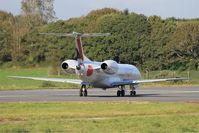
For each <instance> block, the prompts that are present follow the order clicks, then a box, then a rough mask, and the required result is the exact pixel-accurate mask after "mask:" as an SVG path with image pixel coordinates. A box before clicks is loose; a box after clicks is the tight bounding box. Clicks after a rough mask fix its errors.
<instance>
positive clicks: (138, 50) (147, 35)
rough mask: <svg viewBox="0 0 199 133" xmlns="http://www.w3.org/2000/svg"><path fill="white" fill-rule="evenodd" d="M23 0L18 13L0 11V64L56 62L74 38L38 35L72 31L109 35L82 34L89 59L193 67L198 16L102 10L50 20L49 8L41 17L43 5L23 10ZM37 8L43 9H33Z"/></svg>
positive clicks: (69, 51) (197, 56)
mask: <svg viewBox="0 0 199 133" xmlns="http://www.w3.org/2000/svg"><path fill="white" fill-rule="evenodd" d="M29 1H32V0H29ZM38 1H40V2H41V1H42V0H38ZM48 1H49V3H51V4H52V1H50V0H48ZM24 2H25V0H24V1H22V9H23V14H22V15H20V16H13V15H12V14H9V13H6V12H3V11H1V12H0V17H1V20H0V38H1V39H0V40H1V41H0V64H8V63H11V64H15V65H16V64H19V65H24V64H25V65H35V64H37V65H41V64H51V65H58V64H60V62H61V61H63V60H64V59H71V58H74V57H75V50H74V38H66V37H59V38H58V37H53V36H42V35H39V34H38V33H40V32H58V33H60V32H65V33H71V32H73V31H76V32H81V33H94V32H102V33H106V32H108V33H111V36H108V37H95V38H93V37H90V38H83V43H84V44H86V45H85V47H84V49H85V53H86V55H87V56H88V57H89V58H91V59H92V60H98V61H103V60H106V59H118V58H119V60H120V62H122V63H130V64H134V65H137V66H138V67H139V68H141V69H144V70H145V69H148V70H160V69H161V70H162V69H175V70H176V69H197V67H198V63H199V21H198V20H185V19H183V20H177V19H175V18H170V19H166V20H163V19H161V18H160V17H158V16H150V17H146V16H144V15H140V14H136V13H129V11H128V10H125V11H119V10H115V9H111V8H105V9H100V10H95V11H91V12H90V13H89V14H88V15H86V16H82V17H79V18H71V19H69V20H66V21H63V20H58V21H56V22H54V20H55V18H56V17H54V16H55V14H54V11H53V8H49V10H51V15H49V16H48V17H44V16H45V13H44V12H46V11H49V10H46V9H45V8H47V7H45V8H44V7H42V6H39V8H38V7H37V8H34V9H35V10H36V11H32V10H34V9H31V10H29V8H28V10H27V9H26V8H27V6H28V4H27V3H24ZM26 2H27V0H26ZM40 4H41V3H39V4H36V5H40ZM43 5H46V4H43ZM47 5H49V4H47ZM50 7H52V5H51V6H50ZM40 9H45V10H43V11H38V10H40ZM32 12H36V14H37V15H36V16H34V15H35V13H32ZM41 12H42V13H41ZM38 14H40V15H38ZM47 14H48V13H47ZM52 16H53V17H52ZM49 18H50V19H49ZM37 19H39V20H40V21H38V20H37ZM30 21H31V22H30Z"/></svg>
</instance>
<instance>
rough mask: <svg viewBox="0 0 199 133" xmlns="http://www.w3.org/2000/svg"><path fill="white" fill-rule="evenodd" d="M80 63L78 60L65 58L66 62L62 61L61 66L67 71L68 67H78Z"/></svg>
mask: <svg viewBox="0 0 199 133" xmlns="http://www.w3.org/2000/svg"><path fill="white" fill-rule="evenodd" d="M77 65H78V63H77V61H76V60H65V61H64V62H62V64H61V67H62V69H63V70H64V71H66V70H67V69H70V68H72V69H76V66H77Z"/></svg>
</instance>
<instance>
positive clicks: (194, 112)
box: [0, 102, 199, 133]
mask: <svg viewBox="0 0 199 133" xmlns="http://www.w3.org/2000/svg"><path fill="white" fill-rule="evenodd" d="M0 132H2V133H4V132H32V133H35V132H37V133H39V132H42V133H43V132H46V133H49V132H53V133H54V132H66V133H67V132H69V133H73V132H74V133H79V132H81V133H88V132H92V133H108V132H111V133H112V132H113V133H121V132H134V133H135V132H137V133H150V132H151V133H153V132H161V133H168V132H172V133H187V132H199V104H192V103H148V102H86V103H85V102H72V103H69V102H66V103H0Z"/></svg>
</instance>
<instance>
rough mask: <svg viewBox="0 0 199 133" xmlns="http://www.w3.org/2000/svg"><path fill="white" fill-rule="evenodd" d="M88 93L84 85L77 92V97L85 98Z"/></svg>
mask: <svg viewBox="0 0 199 133" xmlns="http://www.w3.org/2000/svg"><path fill="white" fill-rule="evenodd" d="M87 94H88V92H87V89H86V85H82V87H81V89H80V91H79V96H80V97H82V96H85V97H86V96H87Z"/></svg>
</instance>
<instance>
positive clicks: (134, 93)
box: [130, 85, 136, 96]
mask: <svg viewBox="0 0 199 133" xmlns="http://www.w3.org/2000/svg"><path fill="white" fill-rule="evenodd" d="M130 89H131V91H130V95H131V96H135V95H136V91H135V87H134V86H133V85H130Z"/></svg>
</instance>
